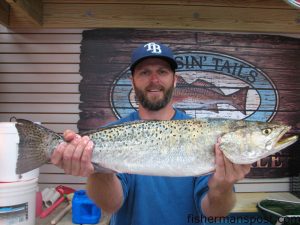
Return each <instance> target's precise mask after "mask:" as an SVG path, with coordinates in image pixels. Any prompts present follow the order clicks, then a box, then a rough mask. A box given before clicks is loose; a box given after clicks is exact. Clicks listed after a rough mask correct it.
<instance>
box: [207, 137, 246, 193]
mask: <svg viewBox="0 0 300 225" xmlns="http://www.w3.org/2000/svg"><path fill="white" fill-rule="evenodd" d="M219 141H220V140H218V142H217V143H216V145H215V155H216V161H215V162H216V171H215V173H214V175H213V176H212V178H211V179H210V181H209V183H208V186H209V188H212V189H214V190H219V191H220V192H223V191H225V192H226V191H229V190H231V189H232V188H233V185H234V184H235V183H236V182H237V181H239V180H242V179H244V178H245V176H246V175H247V174H248V173H249V172H250V168H251V165H248V164H246V165H245V164H243V165H242V164H241V165H240V164H234V163H232V162H231V161H230V160H229V159H227V158H226V156H224V154H223V152H222V151H221V150H220V142H219Z"/></svg>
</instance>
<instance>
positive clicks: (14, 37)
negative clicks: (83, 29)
mask: <svg viewBox="0 0 300 225" xmlns="http://www.w3.org/2000/svg"><path fill="white" fill-rule="evenodd" d="M0 31H1V30H0ZM51 32H53V31H51ZM80 41H81V34H61V33H57V34H55V33H54V34H51V33H50V34H49V33H45V34H43V33H37V34H34V33H33V34H32V33H30V34H27V35H24V34H19V33H8V34H2V35H1V36H0V43H44V44H52V43H66V44H71V43H72V44H79V43H80Z"/></svg>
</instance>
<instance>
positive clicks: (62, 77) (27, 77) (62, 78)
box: [0, 56, 82, 91]
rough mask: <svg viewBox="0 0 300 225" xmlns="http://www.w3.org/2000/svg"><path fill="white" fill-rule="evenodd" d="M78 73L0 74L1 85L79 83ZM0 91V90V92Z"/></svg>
mask: <svg viewBox="0 0 300 225" xmlns="http://www.w3.org/2000/svg"><path fill="white" fill-rule="evenodd" d="M0 57H1V56H0ZM81 78H82V77H81V76H80V74H79V72H78V73H64V74H62V73H12V72H9V73H0V82H1V83H14V82H15V83H79V82H80V80H81ZM0 91H1V90H0Z"/></svg>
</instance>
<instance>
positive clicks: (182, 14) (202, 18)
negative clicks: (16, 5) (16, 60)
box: [10, 1, 299, 33]
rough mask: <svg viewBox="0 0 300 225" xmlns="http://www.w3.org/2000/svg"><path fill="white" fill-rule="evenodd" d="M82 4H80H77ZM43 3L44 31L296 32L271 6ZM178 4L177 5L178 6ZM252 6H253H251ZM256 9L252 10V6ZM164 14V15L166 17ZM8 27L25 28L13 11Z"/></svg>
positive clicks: (288, 12)
mask: <svg viewBox="0 0 300 225" xmlns="http://www.w3.org/2000/svg"><path fill="white" fill-rule="evenodd" d="M80 3H82V2H80ZM144 3H145V4H130V3H123V2H122V3H120V2H119V4H110V3H102V4H96V3H86V4H76V3H72V4H71V3H69V4H68V3H45V4H44V24H43V27H44V28H49V27H52V28H57V27H60V28H75V27H77V28H78V27H89V28H95V27H115V28H122V27H126V28H165V29H168V28H169V29H170V28H172V29H202V30H219V31H222V30H226V31H248V32H251V31H255V32H284V31H285V32H291V33H292V32H295V33H297V32H299V27H298V25H299V24H298V22H297V21H298V13H297V10H295V9H292V8H291V7H288V6H286V5H284V3H283V2H282V3H279V5H278V2H277V3H275V5H277V7H276V6H275V7H274V6H273V7H272V5H270V6H266V5H265V6H264V7H262V3H254V6H251V4H250V6H249V7H245V5H242V6H241V5H239V6H234V7H233V6H232V3H231V4H230V3H228V1H225V2H223V3H222V4H218V3H220V2H218V3H217V4H212V3H208V4H206V5H205V4H202V5H201V3H195V2H193V3H191V2H189V3H187V1H186V2H177V3H174V2H171V3H169V4H161V3H162V2H160V3H152V2H151V3H148V4H146V2H144ZM178 3H179V4H178ZM252 3H253V2H252ZM255 5H256V6H255ZM166 12H168V13H167V14H166ZM10 25H11V26H12V27H21V26H27V27H28V26H29V27H33V26H32V24H30V23H28V21H26V18H25V19H24V17H21V16H20V15H18V14H16V13H15V12H14V11H12V13H11V24H10Z"/></svg>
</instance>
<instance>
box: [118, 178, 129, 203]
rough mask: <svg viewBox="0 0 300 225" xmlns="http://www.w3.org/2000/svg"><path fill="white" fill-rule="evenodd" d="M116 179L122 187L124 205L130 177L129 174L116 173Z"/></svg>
mask: <svg viewBox="0 0 300 225" xmlns="http://www.w3.org/2000/svg"><path fill="white" fill-rule="evenodd" d="M117 177H118V178H119V180H120V182H121V185H122V189H123V202H122V205H123V203H124V201H125V200H126V199H127V196H128V192H129V189H130V183H131V182H130V181H131V177H130V175H129V174H126V173H118V174H117Z"/></svg>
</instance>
